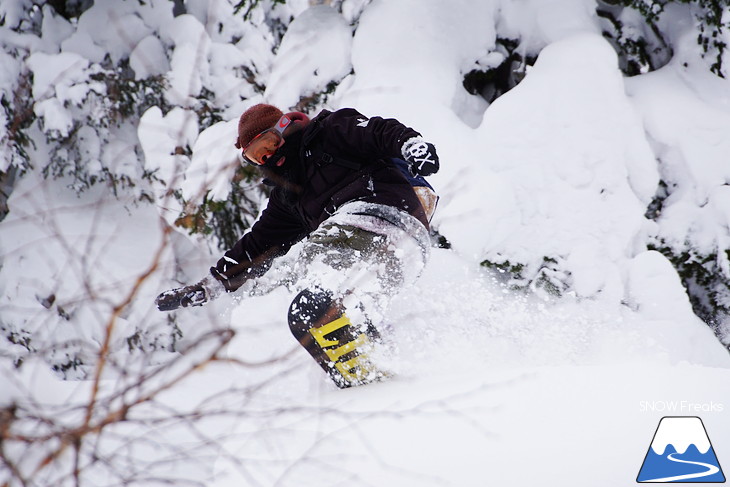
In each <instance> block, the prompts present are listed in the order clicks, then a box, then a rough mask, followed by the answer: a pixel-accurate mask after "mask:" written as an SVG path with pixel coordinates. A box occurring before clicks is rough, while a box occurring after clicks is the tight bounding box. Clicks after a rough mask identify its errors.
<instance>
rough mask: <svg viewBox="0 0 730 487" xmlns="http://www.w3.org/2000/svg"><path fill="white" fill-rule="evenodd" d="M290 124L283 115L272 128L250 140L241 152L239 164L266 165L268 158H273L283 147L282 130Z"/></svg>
mask: <svg viewBox="0 0 730 487" xmlns="http://www.w3.org/2000/svg"><path fill="white" fill-rule="evenodd" d="M290 123H291V119H290V118H289V117H287V116H286V115H284V116H282V117H281V118H280V119H279V121H278V122H276V125H274V126H273V127H272V128H270V129H267V130H264V131H263V132H261V133H260V134H258V135H257V136H256V137H254V138H253V139H251V142H249V143H248V144H246V147H244V148H243V149H242V150H241V154H240V158H239V160H240V162H241V163H244V162H245V163H247V164H251V165H253V166H262V165H264V164H266V161H267V160H268V158H269V157H271V156H273V155H274V153H275V152H276V151H277V150H279V148H280V147H281V146H282V145H284V130H286V128H287V127H288V126H289V124H290Z"/></svg>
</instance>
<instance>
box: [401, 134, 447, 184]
mask: <svg viewBox="0 0 730 487" xmlns="http://www.w3.org/2000/svg"><path fill="white" fill-rule="evenodd" d="M401 152H402V153H403V158H404V159H405V160H406V162H408V164H409V165H410V170H411V173H412V174H413V175H414V176H416V175H418V176H430V175H431V174H433V173H435V172H437V171H438V170H439V156H437V155H436V147H434V146H433V144H431V143H429V142H426V141H425V140H423V139H421V138H419V137H413V138H412V139H408V140H406V142H405V143H404V144H403V147H402V149H401Z"/></svg>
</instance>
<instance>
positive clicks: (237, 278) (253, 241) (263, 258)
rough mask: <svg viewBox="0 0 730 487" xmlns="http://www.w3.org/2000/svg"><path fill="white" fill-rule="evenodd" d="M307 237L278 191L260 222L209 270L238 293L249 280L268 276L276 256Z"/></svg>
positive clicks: (275, 190)
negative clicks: (267, 273)
mask: <svg viewBox="0 0 730 487" xmlns="http://www.w3.org/2000/svg"><path fill="white" fill-rule="evenodd" d="M305 235H306V230H305V229H304V226H303V224H302V222H301V220H300V219H299V217H298V216H297V215H296V214H295V213H294V212H293V210H292V209H290V208H289V207H288V206H287V205H286V204H285V203H284V202H283V201H282V197H281V191H280V190H279V189H278V188H276V189H274V190H273V191H272V193H271V197H270V198H269V203H268V205H267V206H266V209H264V211H263V212H262V213H261V217H260V218H259V219H258V221H257V222H256V223H254V225H253V227H251V229H250V230H249V231H248V232H247V233H246V234H245V235H244V236H243V237H241V239H240V240H239V241H238V242H236V244H235V245H234V246H233V248H231V249H230V250H229V251H227V252H226V253H225V254H224V255H223V257H222V258H221V259H220V260H218V263H216V265H215V266H213V267H211V268H210V273H211V274H212V275H213V277H215V278H216V279H218V280H219V281H221V282H222V283H223V285H224V286H225V287H226V290H228V291H235V290H236V289H238V288H239V287H241V285H243V283H245V282H246V281H247V280H248V279H251V278H255V277H259V276H261V275H263V274H265V273H266V271H268V270H269V268H270V267H271V262H272V261H273V260H274V259H275V258H276V257H279V256H281V255H284V254H286V253H287V252H288V251H289V249H290V248H291V246H292V245H294V244H295V243H296V242H298V241H299V240H301V239H302V238H304V236H305Z"/></svg>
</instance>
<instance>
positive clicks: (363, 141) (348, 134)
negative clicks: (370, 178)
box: [323, 108, 421, 158]
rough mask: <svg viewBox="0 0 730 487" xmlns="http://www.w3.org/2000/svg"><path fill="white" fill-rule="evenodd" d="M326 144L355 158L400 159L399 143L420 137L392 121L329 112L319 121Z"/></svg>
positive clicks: (352, 112) (347, 110)
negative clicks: (326, 136) (328, 138)
mask: <svg viewBox="0 0 730 487" xmlns="http://www.w3.org/2000/svg"><path fill="white" fill-rule="evenodd" d="M323 122H324V123H325V124H326V126H327V128H328V129H329V130H328V131H327V134H328V136H329V137H330V140H329V141H328V142H329V143H330V144H332V145H334V146H335V147H337V148H338V149H339V150H340V151H341V152H343V153H349V154H350V155H351V156H355V157H356V158H362V157H363V156H364V157H367V158H372V157H377V158H380V157H397V158H402V157H403V155H402V153H401V148H402V147H403V143H404V142H405V141H407V140H408V139H410V138H412V137H420V136H421V134H419V133H418V132H416V131H415V130H414V129H412V128H410V127H408V126H406V125H403V124H402V123H401V122H399V121H398V120H396V119H394V118H382V117H372V118H368V117H366V116H365V115H363V114H361V113H360V112H358V111H357V110H355V109H353V108H343V109H341V110H337V111H336V112H333V113H332V114H331V115H330V116H328V117H327V118H326V119H325V120H324V121H323Z"/></svg>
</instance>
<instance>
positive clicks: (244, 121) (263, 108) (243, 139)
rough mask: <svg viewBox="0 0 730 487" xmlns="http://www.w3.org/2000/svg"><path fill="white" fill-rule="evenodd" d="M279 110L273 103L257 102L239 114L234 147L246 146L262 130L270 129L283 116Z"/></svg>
mask: <svg viewBox="0 0 730 487" xmlns="http://www.w3.org/2000/svg"><path fill="white" fill-rule="evenodd" d="M283 115H284V114H283V113H282V111H281V110H279V109H278V108H276V107H275V106H273V105H267V104H265V103H259V104H258V105H254V106H252V107H251V108H249V109H248V110H246V111H245V112H243V115H241V118H240V119H239V120H238V140H236V148H238V149H240V148H242V147H246V145H247V144H248V143H249V142H251V140H252V139H253V138H254V137H256V136H257V135H258V134H260V133H261V132H263V131H264V130H267V129H270V128H271V127H273V126H274V125H276V122H278V121H279V119H280V118H281V117H282V116H283Z"/></svg>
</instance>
